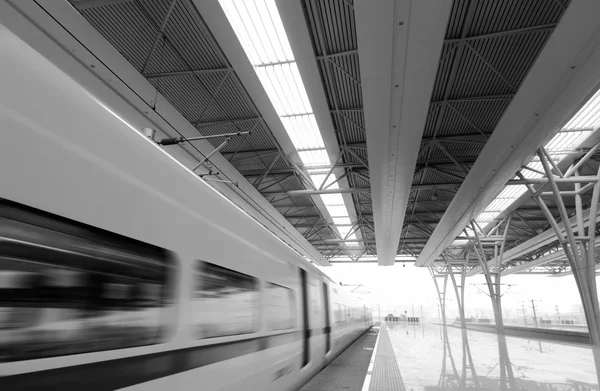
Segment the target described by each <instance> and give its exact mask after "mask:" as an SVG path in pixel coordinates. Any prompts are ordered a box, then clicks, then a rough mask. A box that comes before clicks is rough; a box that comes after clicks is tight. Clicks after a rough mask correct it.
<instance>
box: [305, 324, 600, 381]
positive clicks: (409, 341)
mask: <svg viewBox="0 0 600 391" xmlns="http://www.w3.org/2000/svg"><path fill="white" fill-rule="evenodd" d="M463 357H464V358H465V359H463ZM599 368H600V350H598V349H594V348H591V347H590V346H586V345H583V344H573V343H568V344H565V343H560V342H549V341H547V340H543V339H535V338H529V337H525V338H524V337H511V336H499V335H497V334H494V333H491V332H490V330H486V331H485V332H483V331H479V330H472V329H465V330H463V329H459V328H455V327H447V328H443V327H442V326H441V325H439V324H408V323H401V322H398V323H394V322H389V323H384V324H383V325H382V327H381V328H380V329H372V331H370V332H368V333H366V334H365V335H363V336H362V337H361V338H359V339H358V340H357V341H356V342H355V343H354V344H353V345H351V346H350V347H349V348H348V349H347V350H346V351H345V352H343V353H342V354H341V355H340V356H339V357H338V358H337V359H336V360H334V361H333V362H332V363H331V364H330V365H329V366H328V367H327V368H325V369H324V370H323V371H321V372H320V373H319V374H317V376H315V377H314V378H313V379H312V380H311V381H310V382H309V383H308V384H306V385H305V386H304V387H303V388H302V389H301V390H302V391H317V390H319V391H321V390H323V391H339V390H349V391H383V390H400V391H404V390H423V389H425V390H426V389H437V390H445V389H456V388H464V387H475V388H481V387H483V388H491V389H503V388H505V387H509V386H510V384H511V383H512V385H514V387H517V388H522V389H528V390H529V389H531V390H533V389H573V390H575V389H587V390H598V389H599V387H598V373H600V369H599ZM503 382H504V383H505V385H504V386H503V385H502V383H503ZM514 387H513V388H514Z"/></svg>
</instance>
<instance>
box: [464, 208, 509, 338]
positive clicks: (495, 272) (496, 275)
mask: <svg viewBox="0 0 600 391" xmlns="http://www.w3.org/2000/svg"><path fill="white" fill-rule="evenodd" d="M511 220H512V215H509V216H508V218H507V219H506V220H505V221H503V222H500V223H499V224H498V225H496V227H494V228H493V229H492V231H490V232H489V234H488V237H486V238H480V237H479V234H478V233H477V229H476V227H475V224H474V222H471V229H472V230H473V233H474V243H473V244H474V246H473V247H474V250H475V254H476V255H477V259H478V260H479V264H480V265H481V269H482V271H483V274H484V276H485V281H486V283H487V286H488V291H489V295H490V299H491V300H492V309H493V311H494V319H495V321H496V322H495V323H496V332H497V333H498V334H504V321H503V319H502V292H501V285H500V279H501V277H502V257H503V256H504V247H505V244H506V237H507V235H508V230H509V228H510V223H511ZM503 223H504V233H503V234H502V235H498V234H496V231H498V232H499V231H500V228H501V226H502V224H503ZM488 239H491V240H488ZM484 242H485V245H488V246H489V245H491V246H493V249H494V258H493V259H494V261H495V262H494V264H493V265H492V267H491V268H490V267H489V265H488V260H487V259H486V253H485V251H484V250H483V246H484Z"/></svg>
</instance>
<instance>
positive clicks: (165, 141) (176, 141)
mask: <svg viewBox="0 0 600 391" xmlns="http://www.w3.org/2000/svg"><path fill="white" fill-rule="evenodd" d="M244 134H248V135H250V134H252V132H249V131H248V132H235V133H223V134H213V135H210V136H198V137H188V138H186V137H168V138H163V139H162V140H160V141H157V142H156V143H157V144H159V145H165V146H166V145H177V144H180V143H185V142H189V141H197V140H210V139H213V138H221V137H227V138H230V139H231V137H234V136H242V135H244Z"/></svg>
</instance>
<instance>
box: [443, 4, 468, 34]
mask: <svg viewBox="0 0 600 391" xmlns="http://www.w3.org/2000/svg"><path fill="white" fill-rule="evenodd" d="M469 1H470V0H454V1H453V2H452V9H451V10H450V18H449V20H448V27H447V29H446V38H460V35H461V32H462V29H463V24H464V22H465V18H466V13H467V8H468V5H469Z"/></svg>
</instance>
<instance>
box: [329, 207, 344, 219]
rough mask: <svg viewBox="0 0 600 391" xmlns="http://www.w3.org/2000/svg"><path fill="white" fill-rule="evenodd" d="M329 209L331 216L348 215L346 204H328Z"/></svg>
mask: <svg viewBox="0 0 600 391" xmlns="http://www.w3.org/2000/svg"><path fill="white" fill-rule="evenodd" d="M327 211H329V214H330V215H331V217H348V210H347V209H346V205H327Z"/></svg>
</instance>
